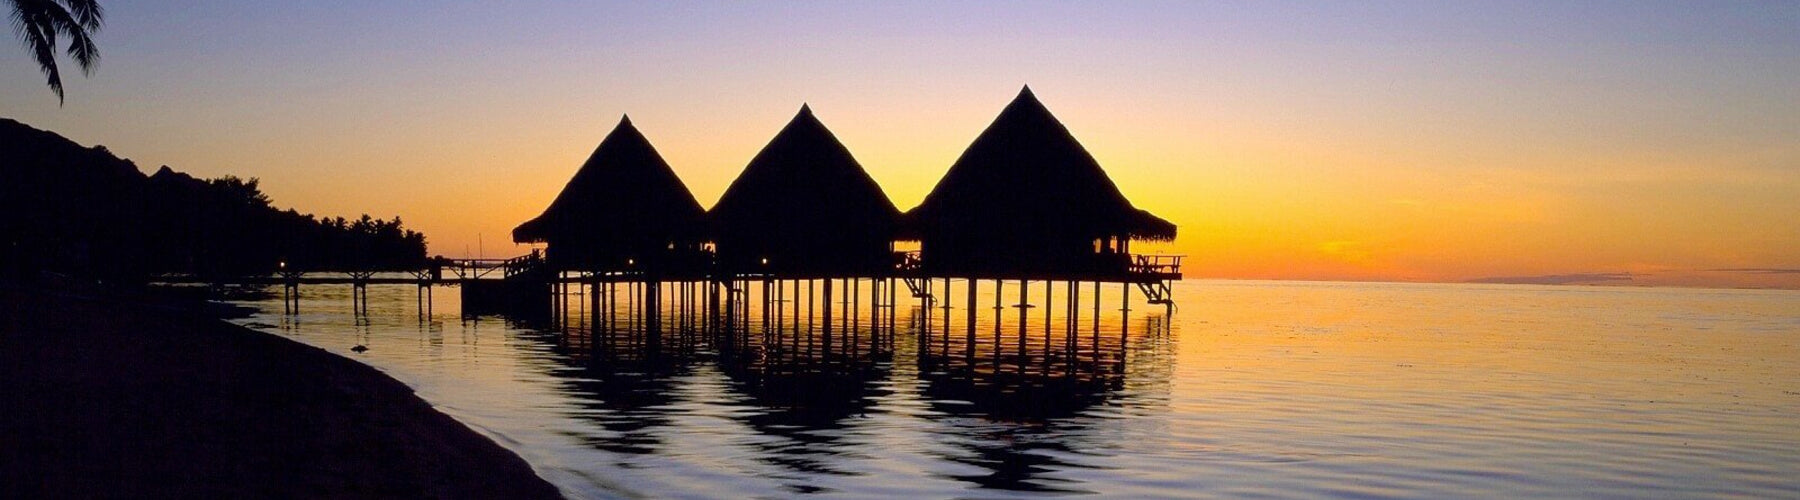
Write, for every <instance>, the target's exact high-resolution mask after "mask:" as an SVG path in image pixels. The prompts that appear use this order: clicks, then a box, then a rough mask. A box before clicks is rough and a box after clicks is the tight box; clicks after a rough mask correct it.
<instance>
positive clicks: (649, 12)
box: [0, 2, 1800, 288]
mask: <svg viewBox="0 0 1800 500" xmlns="http://www.w3.org/2000/svg"><path fill="white" fill-rule="evenodd" d="M192 10H193V9H182V8H179V7H168V6H162V5H160V4H156V3H144V4H132V5H123V4H122V5H120V6H119V7H118V8H117V9H115V10H114V11H113V12H112V13H111V14H109V21H108V22H109V26H108V31H107V36H108V37H116V38H107V39H105V40H103V43H104V44H105V45H103V46H104V47H106V50H108V51H109V52H108V55H107V62H106V66H105V67H104V69H103V71H102V72H101V73H100V74H99V75H98V76H96V77H94V78H88V79H78V80H74V81H71V82H70V85H71V89H72V90H71V93H70V95H71V99H70V102H69V104H68V105H67V107H63V108H59V107H57V106H56V104H55V103H54V100H51V99H48V98H39V99H35V100H32V99H27V97H30V96H32V95H36V94H44V93H45V91H44V89H43V88H42V82H41V78H39V77H38V76H36V73H33V72H30V71H16V72H8V73H7V74H5V75H4V77H3V78H0V88H4V89H5V90H7V93H6V95H7V96H9V98H10V97H11V96H14V95H19V96H25V97H21V99H19V100H9V101H7V102H6V103H5V105H6V106H7V107H8V108H7V109H6V110H5V111H4V112H0V114H4V115H7V116H9V117H13V118H17V119H20V120H22V121H24V122H26V123H29V124H32V125H34V126H37V127H40V128H46V129H50V130H54V131H57V132H59V133H63V134H64V135H67V136H69V137H70V138H72V139H74V140H76V141H77V142H80V143H83V144H104V145H106V146H108V147H109V148H110V149H112V150H113V151H115V152H117V153H119V154H121V155H123V156H126V157H128V158H133V159H136V160H138V161H139V165H140V167H141V168H142V169H144V170H145V171H154V170H155V168H156V167H157V166H160V165H162V164H169V165H171V166H172V167H174V168H176V169H179V170H183V171H186V172H190V173H193V174H195V175H200V176H219V175H226V174H231V175H239V176H244V177H258V178H261V179H262V180H263V184H262V186H263V187H264V189H265V190H266V191H267V192H268V193H269V194H270V195H271V196H272V197H273V198H274V199H275V200H276V202H277V204H279V205H281V206H283V207H294V208H296V209H299V210H301V211H304V212H311V213H316V214H321V215H333V216H335V215H344V216H354V215H356V214H359V213H365V212H366V213H369V214H371V215H376V216H381V217H389V216H393V215H399V216H401V217H403V218H404V220H405V221H406V222H407V224H408V225H409V226H410V227H413V228H416V229H419V230H422V231H423V232H425V233H426V235H427V237H428V238H429V243H430V245H431V252H433V253H441V254H444V255H449V256H465V255H474V254H477V253H480V254H484V255H485V256H489V257H493V256H502V255H516V254H519V253H523V252H524V251H525V249H523V248H519V247H515V246H514V245H512V244H511V238H510V231H511V229H512V228H513V227H514V226H515V225H517V224H518V223H520V222H522V221H525V220H527V219H529V218H531V217H533V216H535V215H537V214H538V213H539V212H540V211H541V210H543V209H544V208H545V207H546V206H547V205H548V204H549V202H550V200H551V199H552V198H553V197H554V196H555V195H556V193H557V192H558V191H559V190H560V189H561V188H562V186H563V185H564V183H566V182H567V181H568V180H569V177H570V175H572V174H573V173H574V171H575V169H576V168H577V167H579V166H580V164H581V162H582V161H583V160H584V159H585V158H586V157H587V155H588V154H589V153H590V152H591V151H592V150H593V148H594V146H595V145H596V144H597V143H598V142H599V141H600V140H601V138H602V137H604V136H605V134H606V133H607V132H608V131H609V130H610V129H611V127H612V126H613V124H615V123H616V122H617V120H618V119H619V116H620V115H621V114H624V113H629V114H630V115H631V117H632V120H633V122H634V123H636V124H637V126H638V127H639V128H640V129H641V130H642V131H643V132H644V133H645V135H646V136H647V137H648V138H649V139H650V141H651V142H652V143H653V144H655V145H656V147H657V149H658V150H659V151H660V152H661V153H662V154H663V155H664V157H665V159H667V160H668V162H669V163H670V164H671V165H672V166H673V167H674V169H675V171H676V173H677V174H678V175H680V176H681V178H682V180H683V181H685V182H686V183H687V185H688V186H689V188H690V189H691V190H692V191H693V192H694V194H695V196H696V197H697V198H698V199H699V200H700V202H701V204H702V205H707V206H710V205H711V204H712V203H713V202H714V201H715V200H716V199H717V198H718V197H719V196H720V194H721V193H723V191H724V190H725V187H726V186H727V185H728V184H729V183H730V182H731V180H732V179H734V178H735V177H736V176H737V175H738V173H739V172H740V171H741V170H742V169H743V167H744V165H745V164H746V163H748V162H749V160H750V158H751V157H752V156H753V155H754V154H755V153H756V152H757V151H758V150H759V149H760V148H761V147H762V146H763V145H764V144H765V143H766V142H767V141H768V140H769V139H770V138H771V137H773V136H774V134H775V133H776V132H777V131H778V130H779V129H780V128H781V126H782V125H783V124H785V123H786V122H787V121H788V119H789V118H790V117H792V116H793V114H794V112H795V111H796V110H797V109H798V108H799V107H800V105H801V103H803V102H806V103H810V104H811V106H812V109H813V110H814V111H815V112H816V113H817V114H818V116H819V118H820V119H821V120H822V121H823V122H824V123H825V125H826V126H828V127H830V128H831V130H832V131H833V132H835V133H836V134H837V136H838V138H839V139H840V140H841V141H843V142H844V143H845V145H847V146H848V147H849V149H850V150H851V152H852V153H854V154H855V155H856V158H857V159H858V160H859V161H860V162H861V163H862V164H863V166H864V167H865V168H867V169H868V170H869V172H870V174H871V175H872V176H873V177H874V178H875V180H876V181H877V182H879V183H880V184H881V186H882V187H883V188H884V189H885V190H886V192H887V193H888V195H889V197H890V198H891V199H892V200H893V201H894V203H895V204H896V205H898V206H899V207H901V208H902V209H907V208H911V207H912V206H914V205H916V204H917V203H918V202H919V201H920V200H921V199H922V198H923V197H924V196H925V194H926V193H927V192H928V191H929V190H930V189H931V188H932V186H933V185H934V184H935V183H936V182H937V181H938V179H939V178H940V177H941V176H942V175H943V173H944V171H945V170H946V169H947V168H948V167H949V165H950V164H951V163H952V162H954V161H955V159H956V157H957V155H959V154H960V153H961V152H962V150H963V149H964V148H965V147H967V146H968V145H969V142H970V141H971V140H973V139H974V138H975V136H976V135H977V134H979V133H980V132H981V130H982V129H983V128H984V127H986V126H987V125H988V124H989V123H990V122H991V121H992V120H993V118H994V117H995V116H996V115H997V114H998V113H999V112H1000V110H1001V108H1002V107H1003V106H1004V105H1005V104H1006V103H1007V102H1008V100H1010V99H1011V98H1012V97H1013V95H1014V93H1015V92H1017V90H1018V88H1019V85H1021V84H1027V83H1029V84H1031V85H1032V88H1033V90H1034V91H1035V92H1036V93H1037V95H1038V96H1039V97H1040V98H1041V99H1042V100H1043V101H1044V103H1045V104H1046V105H1047V106H1048V107H1049V108H1050V110H1051V111H1052V112H1054V113H1055V114H1056V115H1057V117H1058V118H1060V119H1061V120H1062V122H1063V123H1064V124H1065V125H1066V126H1068V127H1069V129H1070V130H1071V131H1072V132H1073V133H1074V135H1075V136H1076V137H1077V138H1078V139H1079V140H1080V141H1081V142H1082V144H1083V145H1084V146H1086V147H1087V148H1088V150H1089V151H1090V152H1091V153H1093V154H1094V156H1095V157H1096V158H1098V159H1099V161H1100V164H1101V165H1102V166H1103V167H1105V168H1106V170H1107V173H1108V174H1109V175H1110V176H1111V177H1112V179H1113V180H1114V182H1115V183H1117V184H1118V185H1119V187H1120V189H1121V190H1122V191H1123V192H1124V193H1125V194H1126V196H1127V197H1129V198H1130V199H1131V200H1132V201H1133V202H1134V203H1135V204H1136V205H1137V206H1138V207H1139V208H1144V209H1147V210H1149V211H1151V212H1153V213H1156V214H1158V215H1161V216H1163V217H1164V218H1167V219H1169V220H1171V221H1173V222H1174V223H1175V224H1176V225H1178V226H1179V228H1180V230H1179V232H1180V237H1179V239H1178V240H1177V241H1175V242H1174V243H1172V244H1159V245H1144V244H1140V245H1137V246H1134V250H1139V251H1142V250H1151V249H1160V250H1165V251H1169V252H1179V253H1184V254H1188V255H1189V256H1190V257H1191V258H1190V260H1188V261H1187V265H1186V267H1185V269H1184V270H1185V271H1186V273H1187V275H1188V276H1193V277H1218V278H1279V279H1355V280H1421V281H1446V280H1447V281H1456V280H1466V279H1472V278H1480V277H1489V276H1534V275H1559V274H1584V273H1640V274H1639V275H1638V276H1636V277H1634V280H1633V282H1634V283H1656V284H1696V285H1724V286H1740V285H1742V286H1785V287H1795V288H1800V272H1766V273H1745V272H1716V271H1709V270H1716V269H1738V268H1747V269H1790V270H1792V269H1795V268H1800V260H1796V259H1797V257H1796V256H1800V174H1797V173H1796V171H1795V168H1796V166H1800V145H1797V143H1796V142H1795V141H1794V140H1793V138H1794V133H1793V132H1794V131H1795V130H1800V121H1797V120H1800V118H1797V117H1800V90H1796V89H1800V85H1794V84H1793V83H1794V82H1795V81H1800V65H1796V64H1795V63H1794V59H1793V58H1792V55H1791V54H1792V53H1793V52H1794V45H1795V39H1794V38H1793V37H1792V35H1791V33H1792V30H1791V29H1785V28H1787V27H1789V26H1791V24H1792V23H1791V20H1792V19H1793V18H1794V17H1793V16H1794V15H1795V13H1796V12H1800V9H1794V8H1792V7H1791V6H1784V5H1779V4H1761V5H1742V4H1730V5H1727V4H1721V5H1680V6H1669V5H1660V4H1643V5H1633V6H1613V7H1611V8H1597V7H1595V6H1591V5H1585V4H1543V5H1538V6H1535V7H1533V8H1530V9H1516V10H1521V11H1526V12H1516V11H1515V9H1514V8H1513V7H1508V8H1505V9H1499V10H1498V11H1496V12H1487V11H1488V10H1493V9H1490V8H1489V7H1487V6H1485V5H1483V4H1469V5H1462V6H1454V7H1450V6H1445V8H1437V9H1403V10H1402V9H1392V8H1386V7H1375V6H1337V5H1334V4H1320V5H1317V6H1285V7H1276V6H1267V5H1243V6H1228V7H1226V6H1213V5H1207V4H1185V5H1180V4H1177V5H1157V6H1154V7H1152V6H1148V5H1143V4H1111V3H1108V4H1069V5H1040V6H1037V7H1036V8H1029V9H1022V8H1018V7H1017V6H1008V5H998V4H983V5H974V6H967V5H958V4H944V5H937V6H931V7H920V6H914V5H892V6H882V7H871V6H856V7H837V6H832V5H820V6H814V7H813V8H806V9H795V8H776V9H771V8H765V7H764V6H758V5H749V4H745V5H735V6H732V7H730V8H716V9H700V8H687V7H682V8H674V9H670V8H668V7H664V6H661V5H660V4H644V5H631V4H626V5H614V4H601V3H595V4H581V5H557V6H554V7H545V8H541V9H519V8H508V7H504V6H498V5H487V4H480V3H474V4H466V5H458V6H454V7H450V6H445V7H444V8H441V9H435V10H433V12H431V13H430V15H413V14H416V12H411V9H406V8H404V7H403V6H397V5H387V4H380V3H374V4H370V3H356V4H345V5H337V4H332V5H323V4H321V5H312V4H294V3H276V2H271V3H267V4H261V3H246V4H241V5H239V6H238V10H231V9H226V10H230V12H219V13H218V17H209V16H200V15H197V14H195V13H194V12H190V11H192ZM209 14H210V12H209ZM746 19H750V20H754V21H755V22H745V20H746ZM1277 20H1279V21H1277ZM1289 21H1294V22H1289ZM195 33H206V34H208V36H209V37H213V38H217V39H231V40H240V41H241V42H242V43H234V44H230V45H220V44H212V43H204V41H203V40H199V39H196V38H192V37H191V36H192V35H193V34H195ZM521 33H528V34H529V35H528V36H521ZM302 48H303V49H304V50H302ZM0 63H5V64H4V65H0V67H10V68H15V69H17V68H29V67H31V66H30V64H31V63H30V61H29V60H28V59H27V58H26V55H25V54H23V52H22V51H17V50H13V51H0ZM14 73H17V75H15V74H14ZM15 89H17V90H18V91H17V92H15ZM34 93H35V94H34ZM38 97H42V96H41V95H39V96H38Z"/></svg>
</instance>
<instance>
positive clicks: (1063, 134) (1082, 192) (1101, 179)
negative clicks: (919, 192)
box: [907, 87, 1175, 240]
mask: <svg viewBox="0 0 1800 500" xmlns="http://www.w3.org/2000/svg"><path fill="white" fill-rule="evenodd" d="M907 216H908V218H909V219H910V220H911V221H912V222H913V223H914V224H915V225H917V227H916V229H918V230H920V231H921V232H923V233H924V234H926V235H931V234H944V233H967V234H988V233H993V232H996V231H999V232H1015V233H1020V232H1031V233H1040V234H1041V233H1050V234H1073V235H1079V236H1082V237H1087V238H1098V237H1101V236H1105V235H1119V234H1128V235H1130V236H1132V237H1134V238H1141V239H1153V240H1170V239H1174V238H1175V225H1174V224H1171V223H1169V221H1166V220H1163V219H1162V218H1160V217H1157V216H1154V215H1151V214H1150V213H1149V212H1146V211H1143V210H1139V209H1137V208H1135V207H1133V206H1131V201H1130V200H1127V199H1125V195H1124V194H1122V193H1120V192H1119V187H1118V186H1116V185H1114V184H1113V182H1112V179H1111V178H1108V177H1107V176H1106V171H1105V170H1102V169H1101V168H1100V163H1099V162H1097V161H1095V160H1094V156H1093V155H1091V154H1088V152H1087V149H1086V148H1083V147H1081V143H1080V142H1077V141H1076V140H1075V136H1073V135H1070V134H1069V129H1068V128H1065V127H1063V124H1062V122H1060V121H1058V120H1057V119H1056V117H1055V116H1053V115H1051V114H1050V110H1049V109H1046V108H1045V107H1044V104H1043V103H1041V102H1038V99H1037V96H1035V95H1033V94H1032V93H1031V87H1025V88H1024V89H1023V90H1020V91H1019V96H1018V97H1016V98H1014V99H1013V101H1012V103H1010V104H1007V105H1006V109H1004V110H1002V111H1001V112H1000V116H999V117H997V118H994V123H993V124H990V125H988V128H987V130H984V131H982V132H981V135H980V136H977V137H976V138H975V142H974V143H972V144H970V145H969V149H967V150H964V151H963V154H962V156H961V157H959V158H957V160H956V163H955V164H953V165H951V166H950V171H949V172H948V173H946V174H944V178H943V180H940V181H938V184H937V187H935V188H933V189H932V190H931V194H929V195H926V197H925V201H924V202H921V203H920V204H919V206H918V207H917V208H914V209H912V211H910V212H908V214H907ZM1008 228H1011V229H1008Z"/></svg>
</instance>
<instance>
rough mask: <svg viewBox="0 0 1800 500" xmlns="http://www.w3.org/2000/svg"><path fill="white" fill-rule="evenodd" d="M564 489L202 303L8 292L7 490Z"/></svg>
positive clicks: (405, 394) (4, 380)
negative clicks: (213, 313) (205, 310)
mask: <svg viewBox="0 0 1800 500" xmlns="http://www.w3.org/2000/svg"><path fill="white" fill-rule="evenodd" d="M146 496H151V497H170V496H180V497H220V496H224V497H231V498H267V497H275V498H294V497H300V498H316V497H330V498H343V497H427V498H443V497H450V498H553V497H557V496H558V493H557V490H556V489H555V487H553V486H551V485H550V484H549V483H547V482H545V481H544V480H543V479H541V478H539V477H538V476H537V475H536V474H534V473H533V472H532V470H531V468H530V466H528V465H527V464H526V463H525V462H524V461H523V460H520V459H519V457H517V456H515V455H513V454H512V453H510V452H508V451H506V450H505V449H503V448H501V447H500V446H499V445H496V444H494V442H492V441H490V440H488V439H487V438H485V437H483V436H481V435H479V434H476V433H475V432H474V431H471V430H469V429H468V428H467V427H464V426H463V425H462V424H460V423H458V422H456V421H455V420H452V419H451V418H450V417H448V416H445V415H444V414H442V413H438V412H437V411H436V410H433V409H432V408H431V406H430V405H428V404H426V403H425V402H424V401H423V400H420V399H419V398H418V397H417V396H414V395H413V393H412V391H411V390H410V389H408V388H407V387H406V386H405V385H403V384H401V383H400V382H398V381H395V380H394V379H392V378H388V377H387V376H386V375H383V374H381V373H380V372H378V371H376V370H375V369H373V368H370V367H368V366H365V365H362V364H360V363H357V362H355V361H351V360H348V359H344V358H341V357H338V356H335V355H332V354H329V353H326V352H324V351H321V350H319V349H316V348H313V347H310V346H306V345H302V344H299V343H296V342H292V341H289V340H286V339H283V338H280V337H277V336H273V335H267V334H262V333H257V332H253V331H250V330H247V329H244V328H241V327H237V326H234V325H230V324H228V323H225V322H222V321H219V320H216V319H213V318H209V317H206V316H203V315H201V314H199V313H198V312H196V311H194V310H193V309H192V308H191V307H180V306H173V307H172V306H169V305H167V304H163V305H157V304H155V303H153V302H147V301H143V300H138V299H128V300H123V301H121V300H119V299H109V300H105V301H101V300H94V299H82V298H73V297H67V296H62V295H58V294H51V293H44V292H29V291H24V290H20V289H18V288H16V287H13V288H9V287H5V286H0V498H87V497H124V498H141V497H146Z"/></svg>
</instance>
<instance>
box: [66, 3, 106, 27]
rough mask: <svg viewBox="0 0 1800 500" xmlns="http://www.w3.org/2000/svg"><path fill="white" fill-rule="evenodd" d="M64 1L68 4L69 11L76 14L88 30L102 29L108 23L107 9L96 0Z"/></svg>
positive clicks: (76, 17) (77, 19) (76, 18)
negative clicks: (106, 18) (106, 19)
mask: <svg viewBox="0 0 1800 500" xmlns="http://www.w3.org/2000/svg"><path fill="white" fill-rule="evenodd" d="M63 3H65V4H68V6H69V12H71V13H73V14H75V20H76V21H78V22H80V23H81V27H83V28H87V31H90V32H92V31H100V27H101V26H103V25H105V23H106V21H105V16H106V10H105V9H102V8H101V7H100V2H98V1H96V0H63Z"/></svg>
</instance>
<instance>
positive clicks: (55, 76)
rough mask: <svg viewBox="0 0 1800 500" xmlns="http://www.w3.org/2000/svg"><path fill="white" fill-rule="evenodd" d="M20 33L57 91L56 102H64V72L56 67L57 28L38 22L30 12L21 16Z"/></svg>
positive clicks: (52, 88)
mask: <svg viewBox="0 0 1800 500" xmlns="http://www.w3.org/2000/svg"><path fill="white" fill-rule="evenodd" d="M20 17H21V19H20V20H19V21H18V24H19V35H20V36H22V37H23V38H25V45H26V47H27V48H30V49H31V56H32V58H33V59H35V60H36V61H37V63H38V68H39V69H42V70H43V71H44V76H45V77H46V79H47V81H46V82H45V83H47V84H49V85H50V90H51V91H52V92H55V93H56V102H57V103H58V104H60V103H62V102H63V84H62V72H60V71H58V70H57V69H56V30H55V29H51V28H49V27H48V26H46V23H42V22H38V20H37V19H36V17H35V16H31V15H29V14H27V15H24V16H20Z"/></svg>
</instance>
